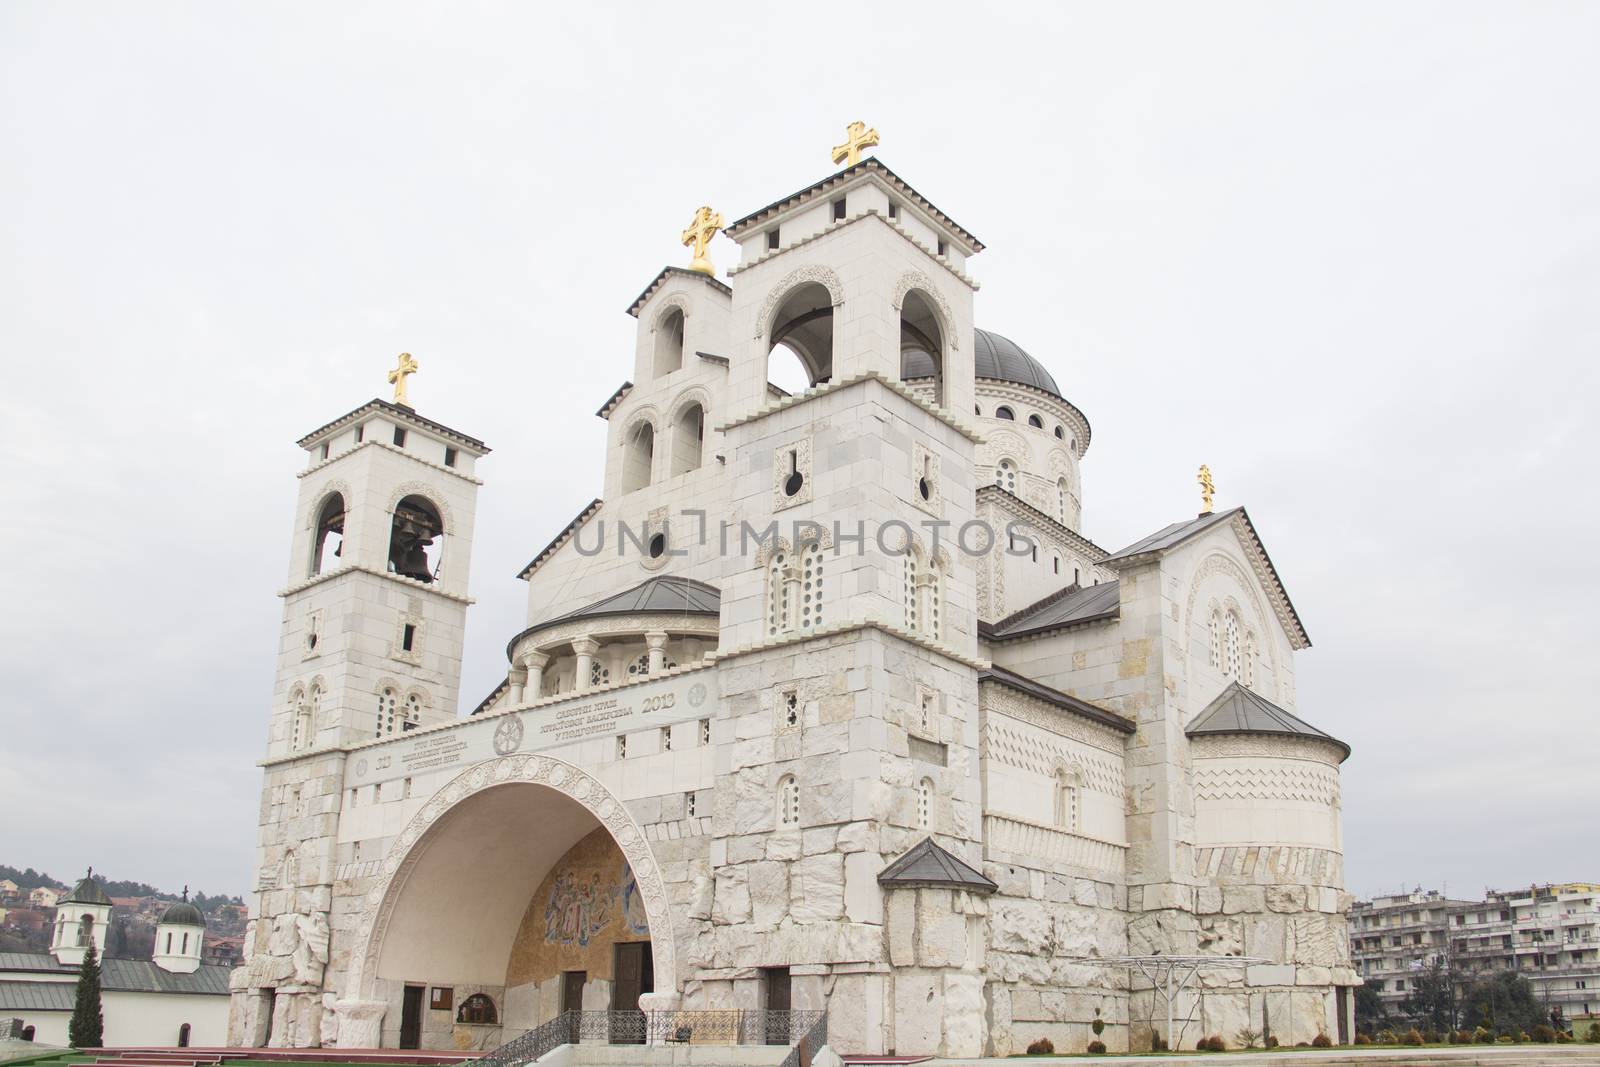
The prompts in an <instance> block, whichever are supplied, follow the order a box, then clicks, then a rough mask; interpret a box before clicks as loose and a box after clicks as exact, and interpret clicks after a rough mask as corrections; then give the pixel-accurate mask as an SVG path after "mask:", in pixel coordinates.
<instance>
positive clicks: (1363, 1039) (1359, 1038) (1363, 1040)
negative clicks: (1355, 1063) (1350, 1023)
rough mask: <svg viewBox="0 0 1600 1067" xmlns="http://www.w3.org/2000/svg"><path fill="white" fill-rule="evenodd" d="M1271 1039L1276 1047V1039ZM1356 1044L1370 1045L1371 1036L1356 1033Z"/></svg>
mask: <svg viewBox="0 0 1600 1067" xmlns="http://www.w3.org/2000/svg"><path fill="white" fill-rule="evenodd" d="M1273 1041H1274V1045H1273V1047H1274V1048H1276V1047H1277V1045H1276V1041H1277V1039H1276V1038H1274V1039H1273ZM1356 1044H1358V1045H1370V1044H1372V1038H1370V1037H1368V1036H1367V1035H1366V1034H1357V1035H1356Z"/></svg>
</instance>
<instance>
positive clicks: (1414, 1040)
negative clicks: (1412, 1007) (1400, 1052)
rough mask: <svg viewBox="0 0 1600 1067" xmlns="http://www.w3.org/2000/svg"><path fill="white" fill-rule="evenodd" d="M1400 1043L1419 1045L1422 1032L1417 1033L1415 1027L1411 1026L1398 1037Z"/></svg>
mask: <svg viewBox="0 0 1600 1067" xmlns="http://www.w3.org/2000/svg"><path fill="white" fill-rule="evenodd" d="M1400 1043H1401V1044H1402V1045H1421V1044H1422V1034H1421V1033H1419V1032H1418V1030H1417V1028H1416V1027H1414V1026H1413V1027H1412V1028H1411V1029H1409V1030H1407V1031H1406V1033H1405V1036H1404V1037H1402V1038H1401V1039H1400Z"/></svg>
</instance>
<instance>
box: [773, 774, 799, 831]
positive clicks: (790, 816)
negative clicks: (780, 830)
mask: <svg viewBox="0 0 1600 1067" xmlns="http://www.w3.org/2000/svg"><path fill="white" fill-rule="evenodd" d="M778 825H779V826H799V825H800V783H799V782H797V781H796V780H795V777H794V775H792V774H786V775H784V776H783V777H782V778H779V779H778Z"/></svg>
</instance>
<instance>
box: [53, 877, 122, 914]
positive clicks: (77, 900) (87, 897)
mask: <svg viewBox="0 0 1600 1067" xmlns="http://www.w3.org/2000/svg"><path fill="white" fill-rule="evenodd" d="M57 903H58V904H104V905H105V906H107V907H112V906H114V903H115V902H114V901H112V899H111V897H110V896H109V895H107V893H106V891H105V887H104V886H102V885H101V884H100V882H99V880H98V879H97V878H95V876H94V871H93V870H92V869H91V870H90V871H89V873H88V874H86V875H84V876H83V877H82V878H80V879H78V884H77V885H75V886H73V887H72V892H70V893H68V894H67V895H66V896H64V897H62V898H61V899H60V900H59V901H57Z"/></svg>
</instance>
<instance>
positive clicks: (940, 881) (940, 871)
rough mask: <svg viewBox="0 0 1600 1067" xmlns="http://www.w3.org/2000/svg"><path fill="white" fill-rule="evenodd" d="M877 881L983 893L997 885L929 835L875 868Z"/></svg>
mask: <svg viewBox="0 0 1600 1067" xmlns="http://www.w3.org/2000/svg"><path fill="white" fill-rule="evenodd" d="M878 884H879V885H881V886H883V887H884V888H885V889H905V888H909V887H914V886H926V887H936V888H943V889H965V890H966V891H967V892H969V893H983V894H989V893H993V892H994V891H995V890H997V889H999V888H1000V887H999V886H998V885H996V884H995V883H994V882H991V881H990V880H989V879H988V878H985V877H984V875H983V872H982V871H980V870H978V869H977V868H975V867H973V866H972V865H971V864H970V863H967V862H965V861H964V860H961V859H958V858H957V857H955V856H953V855H951V854H950V853H949V852H947V851H945V850H944V849H942V848H940V847H939V846H938V845H936V844H934V842H933V838H931V837H925V838H923V839H922V842H921V843H920V844H916V845H912V846H911V848H910V849H909V850H907V852H906V854H905V855H903V856H901V857H900V858H899V859H897V860H895V861H894V862H893V863H891V864H889V866H887V867H885V868H884V869H883V870H881V871H879V872H878Z"/></svg>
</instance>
